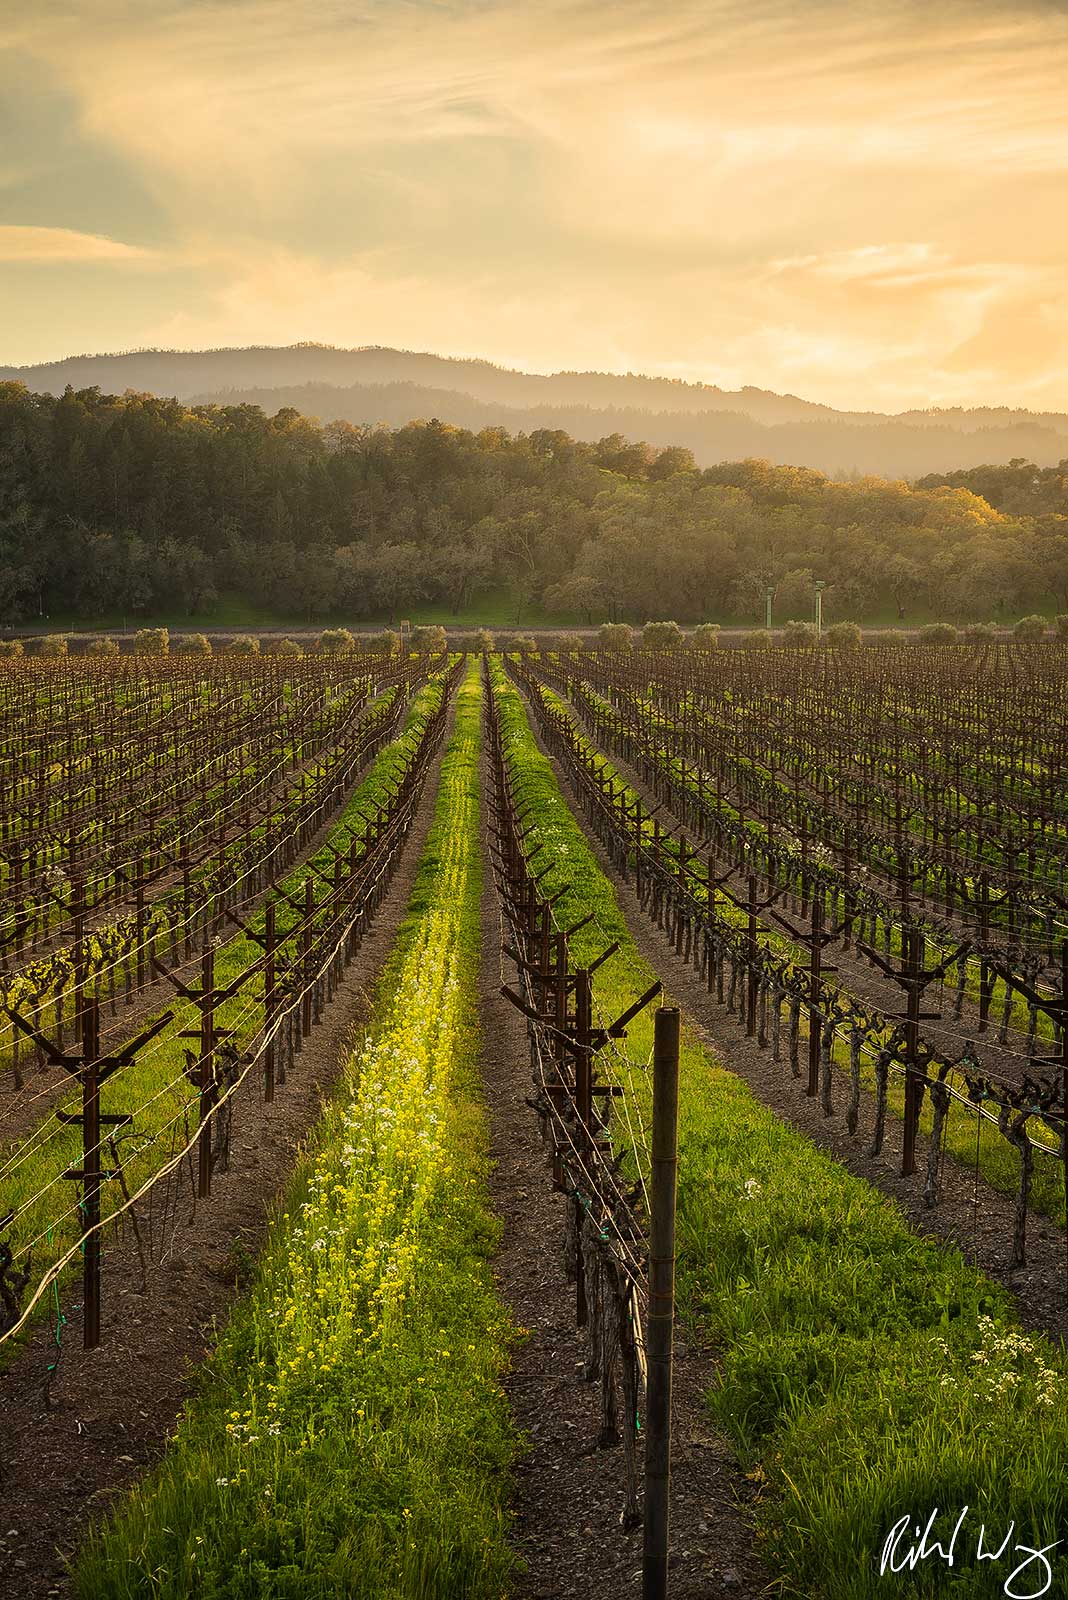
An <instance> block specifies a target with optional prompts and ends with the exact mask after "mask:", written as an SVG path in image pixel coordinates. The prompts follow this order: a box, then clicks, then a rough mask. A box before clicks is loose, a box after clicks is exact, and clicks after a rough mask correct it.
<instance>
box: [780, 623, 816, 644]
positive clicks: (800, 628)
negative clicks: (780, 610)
mask: <svg viewBox="0 0 1068 1600" xmlns="http://www.w3.org/2000/svg"><path fill="white" fill-rule="evenodd" d="M782 642H783V644H784V645H786V646H787V648H788V649H790V650H811V649H812V648H813V646H814V645H815V643H816V629H815V627H814V626H813V624H812V623H811V622H784V623H783V626H782Z"/></svg>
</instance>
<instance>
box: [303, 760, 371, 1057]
mask: <svg viewBox="0 0 1068 1600" xmlns="http://www.w3.org/2000/svg"><path fill="white" fill-rule="evenodd" d="M302 776H303V774H302ZM376 842H377V841H376ZM314 915H315V884H314V883H313V882H312V879H311V877H310V876H308V877H307V878H305V880H304V927H303V930H302V932H301V939H300V954H301V963H300V973H301V984H302V986H303V991H304V992H303V994H302V995H301V1001H300V1036H301V1038H302V1039H306V1038H307V1037H308V1035H309V1033H311V1030H312V983H311V972H312V945H313V942H314V935H313V932H312V918H313V917H314Z"/></svg>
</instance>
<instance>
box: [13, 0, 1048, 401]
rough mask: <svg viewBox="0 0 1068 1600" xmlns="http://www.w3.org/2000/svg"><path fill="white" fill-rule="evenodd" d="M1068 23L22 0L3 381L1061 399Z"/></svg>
mask: <svg viewBox="0 0 1068 1600" xmlns="http://www.w3.org/2000/svg"><path fill="white" fill-rule="evenodd" d="M1066 104H1068V4H1066V3H1065V0H1055V3H1054V0H1049V3H1037V0H1015V3H1013V4H1003V3H994V0H991V3H986V4H984V3H976V0H971V3H959V4H941V3H939V0H926V3H920V4H917V3H912V0H903V3H898V4H894V3H892V0H891V3H879V4H868V3H864V0H860V3H858V0H841V3H839V0H834V3H822V0H809V3H794V4H784V3H778V0H749V3H741V0H704V3H702V4H689V3H682V4H673V3H671V0H663V3H659V4H657V3H645V0H632V3H629V4H628V3H622V4H615V3H613V4H609V3H606V0H600V3H597V4H581V3H572V0H525V3H519V0H472V3H466V4H463V3H455V0H408V3H400V4H398V3H392V0H383V3H377V4H375V3H371V4H366V3H360V0H315V3H306V0H215V3H211V0H182V3H177V0H126V3H122V0H72V3H71V4H68V5H60V4H55V3H53V0H37V3H35V4H32V5H30V4H26V5H19V6H16V5H15V4H14V3H13V0H9V3H8V4H7V5H5V6H3V7H0V363H14V362H20V363H21V362H33V361H40V360H47V359H53V358H57V357H60V356H64V355H68V354H72V353H77V352H87V351H104V350H117V349H128V348H134V347H140V346H150V345H151V346H166V347H179V348H198V347H202V346H206V345H230V344H289V343H294V342H296V341H299V340H317V341H322V342H326V343H332V344H338V345H362V344H385V345H397V346H401V347H404V348H408V349H423V350H432V351H436V352H439V353H441V354H447V355H480V356H486V357H488V358H490V359H491V360H494V361H497V362H500V363H502V364H506V365H514V366H519V367H523V368H526V369H527V370H531V371H551V370H554V369H557V368H586V367H589V368H596V369H600V370H607V371H617V372H625V371H628V370H631V371H642V372H648V373H656V374H663V375H669V376H677V377H683V378H689V379H701V380H703V381H706V382H711V383H718V384H720V385H722V386H724V387H729V388H734V387H737V386H739V385H742V384H755V385H758V386H760V387H762V388H770V389H776V390H780V391H782V390H788V391H792V392H793V393H796V394H801V395H804V396H806V397H808V398H810V399H815V400H822V401H826V402H827V403H829V404H832V405H836V406H848V407H856V408H864V409H879V410H898V409H902V408H905V407H908V406H913V405H920V406H926V405H932V404H941V405H949V404H968V405H977V404H995V405H996V404H1011V405H1024V406H1030V407H1035V408H1053V409H1064V410H1068V298H1066V294H1065V285H1066V274H1065V265H1066V255H1068V206H1066V203H1065V202H1066V198H1068V185H1066V178H1068V112H1066Z"/></svg>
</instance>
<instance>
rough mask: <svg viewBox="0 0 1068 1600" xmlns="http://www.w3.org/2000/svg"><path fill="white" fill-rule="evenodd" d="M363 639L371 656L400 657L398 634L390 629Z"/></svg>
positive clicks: (366, 635) (365, 636) (368, 635)
mask: <svg viewBox="0 0 1068 1600" xmlns="http://www.w3.org/2000/svg"><path fill="white" fill-rule="evenodd" d="M350 638H351V635H350ZM363 638H364V641H365V643H366V648H367V649H368V650H370V651H371V653H372V654H373V655H376V656H397V655H400V634H399V633H394V631H393V629H392V628H384V629H383V630H382V632H381V633H368V634H365V635H364V636H363ZM320 648H321V647H320Z"/></svg>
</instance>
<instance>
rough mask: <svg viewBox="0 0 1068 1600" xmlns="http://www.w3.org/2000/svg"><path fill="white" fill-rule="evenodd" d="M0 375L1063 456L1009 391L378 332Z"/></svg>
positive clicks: (894, 473) (397, 418) (473, 419)
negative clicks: (479, 351) (998, 400)
mask: <svg viewBox="0 0 1068 1600" xmlns="http://www.w3.org/2000/svg"><path fill="white" fill-rule="evenodd" d="M354 373H356V374H358V375H359V376H358V378H356V379H354V378H353V374H354ZM342 379H348V380H349V381H347V382H343V381H339V380H342ZM2 381H13V382H22V383H24V384H25V385H26V386H27V388H29V389H31V390H37V391H41V392H45V393H50V394H61V393H62V392H63V390H64V388H65V387H66V386H67V385H68V384H70V385H71V386H72V387H74V388H77V389H87V388H92V387H97V388H100V389H102V390H104V391H105V392H111V393H123V392H125V391H126V390H129V389H133V390H137V391H147V392H149V393H152V394H157V395H166V396H170V395H173V396H174V397H175V398H176V399H179V400H182V401H184V402H185V403H187V404H188V403H194V404H220V405H228V404H256V405H261V406H262V407H263V408H264V409H265V410H266V411H268V412H274V411H277V410H278V409H280V408H281V407H283V406H289V405H292V406H294V407H295V409H297V410H300V411H303V412H306V413H308V414H311V415H315V416H317V417H319V418H320V419H321V420H322V421H324V422H329V421H334V420H345V421H348V422H352V423H358V424H364V425H368V424H374V423H386V424H388V425H390V426H393V427H397V426H403V424H404V423H406V422H408V421H412V420H416V419H417V418H426V417H429V416H436V417H438V418H439V419H440V420H441V421H443V422H448V423H452V424H454V425H456V426H462V427H469V428H472V429H475V430H477V429H479V428H483V427H487V426H494V425H500V426H505V427H508V428H509V429H510V430H511V431H513V432H519V431H523V432H531V431H534V430H535V429H538V428H562V429H564V430H565V431H566V432H568V433H570V434H572V435H573V436H574V437H576V438H579V439H585V440H590V441H595V440H596V439H598V438H601V437H603V436H604V435H606V434H609V433H615V432H619V433H623V434H624V435H626V436H627V437H628V438H635V439H637V438H641V439H645V440H647V441H648V442H649V443H650V444H653V445H658V446H661V447H662V446H666V445H681V446H684V447H686V448H689V449H690V450H692V451H693V453H694V456H695V458H696V460H697V462H698V464H699V465H702V466H708V465H712V464H714V463H715V462H717V461H723V460H731V459H739V458H743V457H747V456H757V457H762V458H765V459H767V460H770V461H772V462H775V463H776V464H780V465H794V466H807V467H812V468H815V469H817V470H820V471H823V472H827V473H829V474H831V475H835V474H838V475H841V474H846V475H850V474H855V473H859V474H865V475H878V476H884V477H892V478H900V477H916V476H919V475H922V474H924V473H929V472H932V471H953V470H962V469H966V468H969V467H974V466H979V465H986V464H991V463H1000V462H1008V461H1010V460H1013V459H1016V458H1020V457H1022V458H1027V459H1030V460H1033V461H1035V462H1036V463H1037V464H1038V465H1039V466H1056V465H1058V464H1059V463H1060V462H1061V461H1062V460H1064V459H1066V458H1068V414H1064V413H1059V412H1031V411H1027V410H1026V409H1024V408H1019V407H1007V406H997V407H991V406H981V407H961V406H952V407H932V408H930V409H926V410H920V409H917V408H912V409H911V410H909V411H905V412H900V413H889V412H876V411H841V410H836V409H835V408H833V407H831V406H827V405H824V404H822V403H821V402H818V401H811V400H805V399H803V398H801V397H799V396H797V395H790V394H783V395H780V394H776V393H775V392H773V391H771V390H766V389H759V388H757V387H755V386H752V385H747V386H744V387H743V388H741V389H736V390H728V389H722V388H720V387H719V386H718V385H716V384H702V383H696V382H691V381H689V380H686V379H681V378H678V379H677V378H664V377H651V376H648V375H644V374H640V373H627V374H616V373H599V372H592V371H560V372H553V373H527V372H523V371H520V370H519V369H516V368H509V367H503V366H498V365H496V364H495V363H493V362H490V361H487V360H485V359H483V358H479V357H469V358H468V357H463V358H461V357H453V356H438V355H434V354H433V353H431V352H426V351H405V350H396V349H393V348H391V347H389V346H384V345H365V346H360V347H357V348H353V349H347V348H344V347H338V346H332V345H321V344H314V343H305V344H295V345H288V346H273V345H258V346H248V347H236V346H235V347H222V348H219V349H217V350H201V351H169V350H140V351H126V352H120V353H117V354H111V355H108V354H104V355H80V356H72V357H67V358H65V359H63V360H61V361H56V362H45V363H37V364H35V365H32V366H23V367H11V366H8V367H0V382H2Z"/></svg>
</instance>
